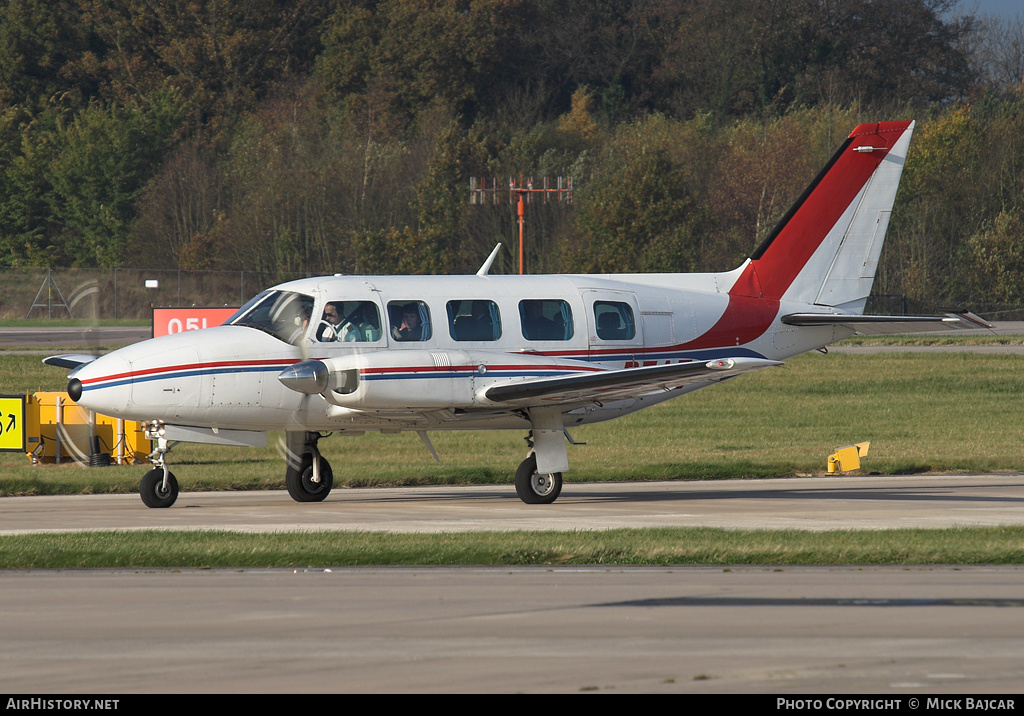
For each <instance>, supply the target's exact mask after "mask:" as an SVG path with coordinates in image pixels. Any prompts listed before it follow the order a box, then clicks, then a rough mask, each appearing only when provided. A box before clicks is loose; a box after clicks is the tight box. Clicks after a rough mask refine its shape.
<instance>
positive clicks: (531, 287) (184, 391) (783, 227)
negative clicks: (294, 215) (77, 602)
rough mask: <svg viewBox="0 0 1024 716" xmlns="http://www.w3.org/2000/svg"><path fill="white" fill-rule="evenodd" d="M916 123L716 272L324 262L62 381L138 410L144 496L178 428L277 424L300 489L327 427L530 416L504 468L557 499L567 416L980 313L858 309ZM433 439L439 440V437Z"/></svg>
mask: <svg viewBox="0 0 1024 716" xmlns="http://www.w3.org/2000/svg"><path fill="white" fill-rule="evenodd" d="M913 128H914V125H913V123H912V122H881V123H877V124H863V125H860V126H858V127H857V128H856V129H854V130H853V132H852V133H851V134H850V136H849V138H848V139H847V140H846V141H845V142H844V143H843V145H842V146H841V147H840V148H839V150H838V151H837V152H836V154H835V156H834V157H832V159H831V161H829V163H828V165H827V166H826V167H825V168H824V169H823V170H822V172H821V173H820V174H819V175H818V177H817V178H815V179H814V181H813V182H812V183H811V185H810V186H809V187H808V188H807V190H806V191H805V192H804V194H803V195H802V196H801V197H800V198H799V200H798V201H797V202H796V204H795V205H794V206H793V207H792V208H791V209H790V210H789V212H788V213H787V214H786V215H785V216H784V217H783V218H782V220H781V221H780V222H779V224H778V226H776V227H775V229H774V230H773V231H772V232H771V234H770V235H769V236H768V237H767V238H766V240H765V241H764V242H763V244H762V245H761V246H760V248H758V249H757V251H755V252H754V254H753V255H752V256H751V257H750V258H749V259H747V260H746V261H745V262H744V263H743V264H742V265H741V266H739V267H738V268H736V269H735V270H733V271H729V272H726V273H708V274H622V275H564V276H498V275H489V273H488V270H489V268H490V265H491V262H492V261H493V260H494V258H495V256H496V253H497V250H498V249H497V248H496V249H495V252H494V253H492V254H491V256H490V257H489V258H488V259H487V261H486V262H485V264H484V265H483V267H481V269H480V271H478V272H477V274H476V275H475V276H332V277H322V278H308V279H302V280H299V281H291V282H289V283H284V284H281V285H279V286H275V287H273V288H270V289H268V290H266V291H264V292H262V293H260V294H259V295H258V296H256V297H255V298H253V299H252V300H250V301H249V302H248V303H246V304H245V305H244V306H243V307H242V308H240V309H239V310H238V312H237V313H235V314H234V315H233V316H232V317H231V318H229V319H228V320H227V321H226V322H225V324H224V325H222V326H219V327H216V328H209V329H204V330H201V331H191V332H186V333H178V334H175V335H170V336H163V337H159V338H154V339H152V340H148V341H144V342H141V343H137V344H134V345H131V346H128V347H125V348H122V349H120V350H116V351H113V352H111V353H109V354H107V355H104V356H102V357H99V358H96V359H92V358H91V357H82V356H56V357H52V358H47V359H46V360H45V361H44V362H46V363H50V364H52V365H60V366H64V367H74V368H75V369H74V370H73V371H72V372H71V374H70V375H69V378H70V381H69V383H68V393H69V394H70V395H71V397H72V398H73V399H74V400H75V401H76V402H77V403H78V404H80V405H82V406H85V407H86V408H89V409H91V410H95V411H97V412H99V413H102V414H105V415H110V416H117V417H122V418H129V419H133V420H139V421H146V422H147V423H148V428H147V429H148V430H149V432H150V437H151V438H152V439H155V440H156V445H157V447H156V449H155V450H154V452H153V454H152V455H151V456H150V459H151V460H152V461H153V463H154V464H155V465H156V467H155V469H153V470H151V471H150V472H148V473H147V474H146V475H145V477H143V479H142V485H141V490H140V491H141V493H142V499H143V501H144V502H145V503H146V504H147V505H149V506H150V507H168V506H170V505H171V504H172V503H173V502H174V501H175V499H176V498H177V493H178V486H177V481H176V480H175V477H174V475H173V474H172V473H171V472H170V471H169V470H168V465H167V460H166V454H167V451H168V449H169V446H171V445H172V444H173V443H174V442H177V441H193V442H213V443H222V444H232V445H243V446H246V445H249V446H258V445H262V444H265V440H266V433H267V432H268V431H284V432H285V434H286V444H287V446H288V460H287V463H288V464H287V469H286V473H285V474H286V482H287V486H288V492H289V493H290V495H291V496H292V498H293V499H295V500H297V501H299V502H316V501H320V500H323V499H324V498H325V497H327V494H328V493H329V492H330V491H331V487H332V484H333V473H332V470H331V466H330V465H329V464H328V462H327V461H326V460H325V459H324V458H323V457H322V456H321V455H320V452H319V450H318V449H317V443H318V441H319V439H320V438H321V437H323V436H324V435H325V434H330V433H341V434H350V435H352V434H362V433H364V432H367V431H378V432H382V433H393V432H401V431H413V432H416V433H418V434H419V435H420V437H421V438H422V439H423V440H424V442H425V443H426V445H427V447H428V448H430V450H431V452H434V450H433V447H432V446H431V444H430V440H429V438H428V437H427V431H432V430H528V431H529V434H528V439H527V441H528V445H529V448H530V449H529V451H528V454H527V456H526V459H525V460H523V462H522V464H520V465H519V467H518V469H517V470H516V474H515V486H516V492H517V493H518V495H519V497H520V498H521V499H522V500H523V501H524V502H527V503H532V504H545V503H550V502H553V501H554V500H555V499H556V498H557V497H558V495H559V492H560V491H561V489H562V473H563V472H565V471H566V470H568V468H569V461H568V454H567V448H566V443H567V441H570V442H571V438H570V437H569V434H568V432H567V429H568V428H570V427H572V426H575V425H586V424H589V423H595V422H599V421H603V420H609V419H611V418H617V417H620V416H622V415H627V414H629V413H632V412H634V411H637V410H640V409H641V408H646V407H648V406H651V405H655V404H657V403H660V402H662V401H664V400H668V399H669V398H674V397H676V396H679V395H683V394H684V393H688V392H691V391H693V390H697V389H698V388H704V387H707V386H709V385H713V384H715V383H719V382H721V381H723V380H725V379H726V378H732V377H734V376H737V375H739V374H741V373H745V372H747V371H751V370H757V369H759V368H765V367H768V366H776V365H780V361H782V360H784V359H786V358H789V357H791V356H794V355H797V354H799V353H804V352H806V351H809V350H813V349H821V348H823V347H824V346H826V345H828V344H830V343H832V342H834V341H838V340H841V339H843V338H846V337H848V336H850V335H852V334H854V333H881V332H890V333H891V332H901V333H904V332H910V331H915V330H936V329H942V328H956V327H965V328H977V327H982V326H987V324H985V323H984V322H983V321H981V320H980V319H978V318H977V317H975V316H971V315H970V314H947V315H946V316H941V317H911V316H871V315H863V313H862V312H863V309H864V305H865V301H866V300H867V297H868V294H869V293H870V290H871V284H872V281H873V278H874V274H875V267H876V265H877V263H878V256H879V252H880V251H881V248H882V241H883V239H884V238H885V232H886V228H887V226H888V223H889V215H890V212H891V210H892V205H893V200H894V198H895V196H896V189H897V186H898V184H899V178H900V174H901V172H902V170H903V163H904V160H905V158H906V155H907V147H908V146H909V144H910V137H911V133H912V132H913ZM434 455H435V457H436V452H435V453H434Z"/></svg>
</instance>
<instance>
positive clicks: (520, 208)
mask: <svg viewBox="0 0 1024 716" xmlns="http://www.w3.org/2000/svg"><path fill="white" fill-rule="evenodd" d="M524 212H525V208H524V207H523V194H522V192H520V193H519V274H520V275H522V273H523V213H524Z"/></svg>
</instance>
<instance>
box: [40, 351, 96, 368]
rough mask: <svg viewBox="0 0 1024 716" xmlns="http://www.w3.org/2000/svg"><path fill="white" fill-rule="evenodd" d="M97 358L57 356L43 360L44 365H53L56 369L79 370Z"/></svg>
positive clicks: (88, 356)
mask: <svg viewBox="0 0 1024 716" xmlns="http://www.w3.org/2000/svg"><path fill="white" fill-rule="evenodd" d="M98 357H99V356H90V355H70V354H69V355H59V356H47V357H46V358H43V363H45V364H46V365H55V366H57V367H58V368H79V367H81V366H83V365H85V364H86V363H92V362H93V361H94V360H96V359H97V358H98Z"/></svg>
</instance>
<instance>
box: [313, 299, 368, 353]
mask: <svg viewBox="0 0 1024 716" xmlns="http://www.w3.org/2000/svg"><path fill="white" fill-rule="evenodd" d="M314 335H315V336H316V340H318V341H320V342H321V343H331V342H334V341H340V342H343V343H370V342H373V341H379V340H380V338H381V335H382V333H381V330H380V311H378V310H377V304H376V303H374V302H373V301H331V302H330V303H328V304H327V305H326V306H324V313H323V316H321V318H320V325H318V326H317V328H316V333H315V334H314Z"/></svg>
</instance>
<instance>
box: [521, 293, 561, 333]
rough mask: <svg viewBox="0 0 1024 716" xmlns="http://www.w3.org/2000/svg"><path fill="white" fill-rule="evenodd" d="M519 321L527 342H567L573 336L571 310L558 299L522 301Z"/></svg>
mask: <svg viewBox="0 0 1024 716" xmlns="http://www.w3.org/2000/svg"><path fill="white" fill-rule="evenodd" d="M519 319H520V321H521V322H522V326H523V338H525V339H526V340H528V341H567V340H569V339H571V338H572V336H573V326H572V308H570V307H569V304H568V303H566V302H565V301H562V300H559V299H547V300H543V299H542V300H532V299H530V300H526V299H524V300H522V301H520V302H519Z"/></svg>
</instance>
